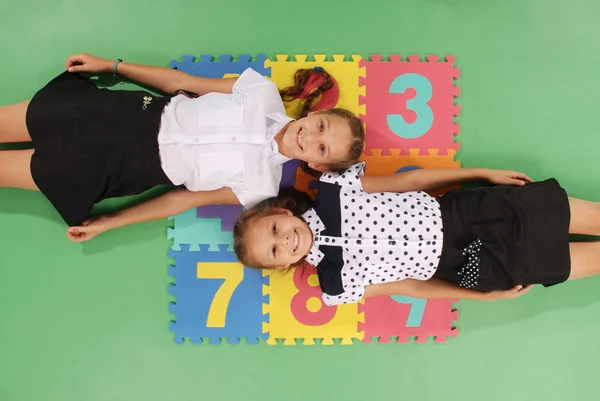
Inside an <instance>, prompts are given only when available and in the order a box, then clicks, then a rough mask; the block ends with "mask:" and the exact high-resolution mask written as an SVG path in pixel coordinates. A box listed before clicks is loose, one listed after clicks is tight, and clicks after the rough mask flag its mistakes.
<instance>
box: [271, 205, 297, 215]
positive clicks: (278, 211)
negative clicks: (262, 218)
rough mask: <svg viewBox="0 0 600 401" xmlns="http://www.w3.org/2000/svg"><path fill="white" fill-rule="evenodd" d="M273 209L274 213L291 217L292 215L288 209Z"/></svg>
mask: <svg viewBox="0 0 600 401" xmlns="http://www.w3.org/2000/svg"><path fill="white" fill-rule="evenodd" d="M274 209H275V211H276V212H277V213H281V214H287V215H288V216H292V215H293V213H292V211H291V210H289V209H285V208H282V207H276V208H274Z"/></svg>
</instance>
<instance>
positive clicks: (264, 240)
mask: <svg viewBox="0 0 600 401" xmlns="http://www.w3.org/2000/svg"><path fill="white" fill-rule="evenodd" d="M248 224H249V226H248V228H247V229H246V233H245V235H244V242H245V243H246V248H247V249H248V253H249V255H248V256H249V257H250V258H251V259H252V260H253V261H254V262H255V263H256V264H258V265H260V266H262V267H264V268H276V269H285V268H288V267H290V265H292V264H294V263H296V262H298V261H299V260H300V259H302V258H303V257H304V256H306V255H307V254H308V251H309V250H310V248H311V246H312V242H313V236H312V232H311V231H310V228H309V227H308V225H307V224H306V223H305V222H304V221H303V220H301V219H299V218H298V217H295V216H293V215H292V212H290V211H289V210H287V209H277V214H273V215H270V216H262V217H257V218H254V219H252V220H250V222H248Z"/></svg>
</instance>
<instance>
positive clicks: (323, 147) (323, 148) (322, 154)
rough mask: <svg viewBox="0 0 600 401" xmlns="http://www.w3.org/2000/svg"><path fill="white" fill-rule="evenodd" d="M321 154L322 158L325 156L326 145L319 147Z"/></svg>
mask: <svg viewBox="0 0 600 401" xmlns="http://www.w3.org/2000/svg"><path fill="white" fill-rule="evenodd" d="M319 152H320V153H321V156H324V155H325V145H321V146H319Z"/></svg>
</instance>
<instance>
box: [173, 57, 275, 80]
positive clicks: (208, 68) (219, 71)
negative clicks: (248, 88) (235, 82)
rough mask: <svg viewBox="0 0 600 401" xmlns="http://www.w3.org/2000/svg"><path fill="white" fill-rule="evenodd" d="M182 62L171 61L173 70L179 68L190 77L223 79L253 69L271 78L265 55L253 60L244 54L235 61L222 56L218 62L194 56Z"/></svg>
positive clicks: (185, 58)
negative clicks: (198, 58)
mask: <svg viewBox="0 0 600 401" xmlns="http://www.w3.org/2000/svg"><path fill="white" fill-rule="evenodd" d="M181 60H182V61H177V60H171V68H177V69H178V70H179V71H183V72H185V73H187V74H190V75H197V76H202V77H207V78H222V77H224V76H225V75H239V74H241V73H242V72H244V70H245V69H246V68H252V69H254V70H255V71H256V72H258V73H260V74H262V75H264V76H266V77H270V76H271V68H270V67H266V66H265V61H266V60H267V57H266V56H264V55H259V56H258V57H256V59H251V57H250V56H249V55H247V54H242V55H240V57H239V60H233V57H232V56H231V55H222V56H220V57H219V59H218V61H217V60H216V59H213V56H211V55H201V56H200V60H197V59H196V58H195V57H194V56H190V55H186V56H183V57H182V58H181Z"/></svg>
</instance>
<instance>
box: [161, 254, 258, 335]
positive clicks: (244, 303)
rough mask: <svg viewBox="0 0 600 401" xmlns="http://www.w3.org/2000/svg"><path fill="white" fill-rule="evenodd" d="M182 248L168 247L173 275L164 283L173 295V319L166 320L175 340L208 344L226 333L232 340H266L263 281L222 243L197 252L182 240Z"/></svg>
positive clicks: (171, 308)
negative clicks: (170, 281)
mask: <svg viewBox="0 0 600 401" xmlns="http://www.w3.org/2000/svg"><path fill="white" fill-rule="evenodd" d="M181 248H182V250H181V252H174V251H170V252H169V256H170V257H171V258H174V259H175V265H173V266H170V267H169V274H170V275H171V276H172V277H175V278H176V280H177V284H171V285H170V287H169V293H170V294H171V295H175V303H171V305H170V308H169V310H170V312H171V313H174V314H175V319H176V320H175V321H172V322H171V331H172V332H174V333H175V342H177V343H182V342H183V341H184V338H189V339H190V340H191V342H192V343H201V342H202V341H203V340H202V339H203V338H208V339H209V342H210V343H211V344H218V343H220V342H221V340H222V339H225V338H226V339H227V342H228V343H231V344H236V343H239V341H240V339H241V338H246V339H247V342H248V343H257V342H258V340H259V339H260V338H262V339H265V338H266V335H265V334H263V331H262V329H263V327H262V324H263V321H264V315H263V311H262V305H263V303H265V302H268V297H265V296H263V295H262V286H263V285H264V284H266V283H267V281H268V280H267V279H266V278H265V277H263V276H262V274H261V273H260V272H257V271H255V270H252V269H249V268H247V267H244V266H242V265H241V264H240V263H238V262H236V258H235V255H234V254H233V252H228V251H227V245H221V246H220V247H219V250H218V251H215V252H211V251H209V250H208V247H207V246H200V251H199V252H190V249H189V247H188V246H186V245H182V246H181Z"/></svg>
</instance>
